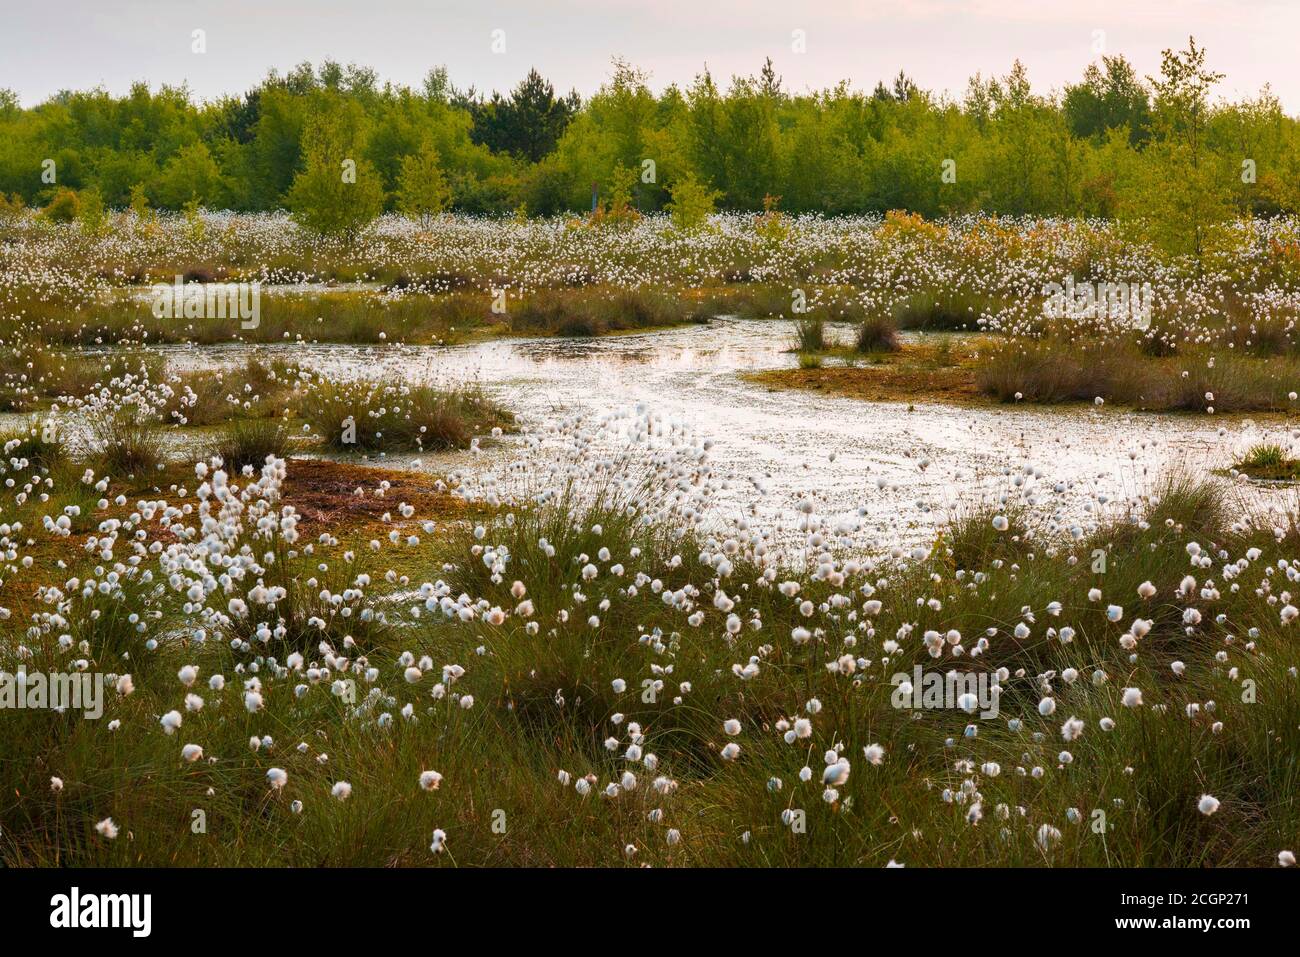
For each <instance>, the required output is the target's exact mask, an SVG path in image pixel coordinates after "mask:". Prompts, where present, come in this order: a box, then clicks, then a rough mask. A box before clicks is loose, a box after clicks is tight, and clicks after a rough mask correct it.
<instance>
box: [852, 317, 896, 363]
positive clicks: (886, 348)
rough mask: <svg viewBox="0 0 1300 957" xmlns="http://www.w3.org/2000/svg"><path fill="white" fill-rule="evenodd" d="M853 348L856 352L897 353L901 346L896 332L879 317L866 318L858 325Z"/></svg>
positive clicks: (892, 325) (887, 321)
mask: <svg viewBox="0 0 1300 957" xmlns="http://www.w3.org/2000/svg"><path fill="white" fill-rule="evenodd" d="M853 345H854V348H855V349H857V351H858V352H861V353H864V354H870V353H873V352H897V351H898V350H899V349H900V348H901V346H900V344H899V341H898V330H897V328H896V327H895V326H894V324H893V323H892V322H891V321H890V320H889V319H885V318H882V317H879V316H867V317H865V318H863V319H862V321H861V322H859V323H858V328H857V334H856V338H855V339H854V343H853Z"/></svg>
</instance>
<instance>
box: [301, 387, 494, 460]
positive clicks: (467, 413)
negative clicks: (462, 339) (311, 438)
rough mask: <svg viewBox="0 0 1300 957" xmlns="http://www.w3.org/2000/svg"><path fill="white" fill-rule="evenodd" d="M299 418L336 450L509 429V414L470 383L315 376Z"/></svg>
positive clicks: (433, 443) (458, 445)
mask: <svg viewBox="0 0 1300 957" xmlns="http://www.w3.org/2000/svg"><path fill="white" fill-rule="evenodd" d="M299 404H300V410H301V414H302V417H303V418H304V419H305V420H306V421H307V423H308V424H309V425H311V427H312V429H313V430H314V432H315V433H316V434H317V435H319V436H321V437H322V438H323V439H324V441H325V444H326V446H327V447H328V448H331V449H336V450H338V451H344V452H347V451H358V452H360V451H412V452H418V451H440V450H444V449H464V448H468V447H469V445H470V443H471V441H472V440H473V439H475V438H476V437H480V436H483V435H484V434H486V433H490V432H491V431H492V430H493V429H505V428H509V427H511V426H512V424H513V417H512V416H511V415H510V413H509V412H507V411H506V410H504V409H503V408H502V407H501V406H499V405H498V404H497V403H495V402H493V401H492V400H491V399H489V398H487V397H486V396H485V395H483V393H482V392H481V391H479V390H478V389H476V388H474V387H472V386H458V387H452V388H439V387H436V386H409V385H407V384H405V383H404V382H396V381H394V382H376V381H367V380H352V381H333V380H324V379H322V380H318V381H317V382H315V383H314V384H313V385H312V386H311V387H309V388H307V389H306V390H305V391H304V394H303V396H302V398H301V400H300V403H299Z"/></svg>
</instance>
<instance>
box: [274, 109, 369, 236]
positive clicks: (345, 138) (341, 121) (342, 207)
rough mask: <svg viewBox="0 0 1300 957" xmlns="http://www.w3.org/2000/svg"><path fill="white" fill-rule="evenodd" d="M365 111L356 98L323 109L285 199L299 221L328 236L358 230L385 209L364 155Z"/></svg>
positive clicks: (314, 121)
mask: <svg viewBox="0 0 1300 957" xmlns="http://www.w3.org/2000/svg"><path fill="white" fill-rule="evenodd" d="M363 118H364V117H363V115H362V114H361V111H360V108H359V107H358V106H357V105H356V104H355V103H347V102H342V103H338V104H337V105H336V106H335V108H333V109H329V108H327V109H322V110H321V111H320V112H318V113H317V114H316V115H315V116H313V118H312V120H311V122H309V123H308V125H307V127H306V129H305V130H304V132H303V149H304V153H305V154H306V165H305V167H304V169H303V170H302V171H301V172H300V173H298V175H297V176H296V177H294V181H293V185H292V186H291V187H290V188H289V191H288V193H286V194H285V204H286V205H287V206H288V207H289V210H290V211H291V212H292V213H293V216H294V219H295V220H297V222H298V223H299V224H300V225H302V226H304V227H306V228H307V229H310V230H312V231H314V232H318V233H323V234H325V235H344V236H354V235H356V234H357V233H358V232H359V231H360V230H361V229H362V228H363V227H364V226H365V225H366V224H368V223H369V222H371V220H373V219H374V218H375V217H376V216H378V215H379V214H380V213H381V212H382V211H383V208H384V187H383V184H382V183H381V182H380V179H379V173H378V171H377V170H376V169H375V168H374V166H373V165H371V164H370V162H369V161H367V160H366V159H364V158H362V151H363V147H364V132H363V125H362V122H363Z"/></svg>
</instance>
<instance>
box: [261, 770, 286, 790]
mask: <svg viewBox="0 0 1300 957" xmlns="http://www.w3.org/2000/svg"><path fill="white" fill-rule="evenodd" d="M266 782H267V783H268V784H269V785H271V787H272V788H274V789H275V790H277V791H278V790H280V789H281V788H283V787H284V786H285V785H286V784H287V783H289V775H288V774H287V773H285V770H284V769H283V768H270V769H268V770H267V772H266Z"/></svg>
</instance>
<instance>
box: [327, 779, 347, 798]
mask: <svg viewBox="0 0 1300 957" xmlns="http://www.w3.org/2000/svg"><path fill="white" fill-rule="evenodd" d="M330 796H331V797H334V798H337V799H338V800H340V801H346V800H347V799H348V798H350V797H352V785H351V784H349V783H348V782H347V781H335V782H334V786H333V787H332V788H330Z"/></svg>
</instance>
